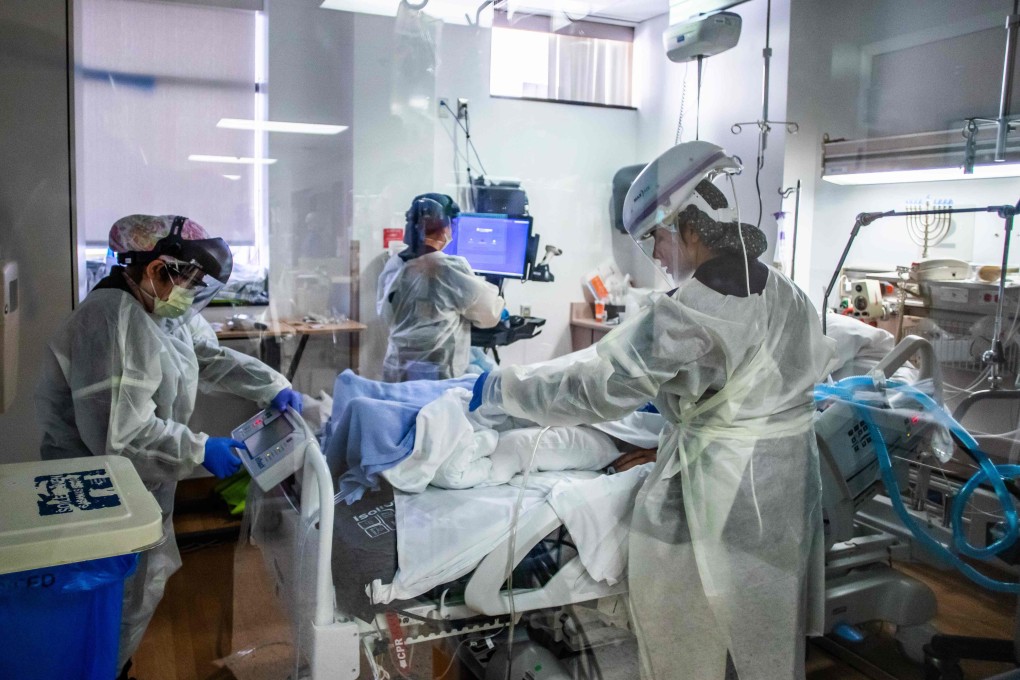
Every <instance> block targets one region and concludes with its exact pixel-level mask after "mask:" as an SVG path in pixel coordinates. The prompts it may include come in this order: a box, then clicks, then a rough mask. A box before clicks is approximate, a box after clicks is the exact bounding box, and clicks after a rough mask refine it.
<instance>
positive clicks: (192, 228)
mask: <svg viewBox="0 0 1020 680" xmlns="http://www.w3.org/2000/svg"><path fill="white" fill-rule="evenodd" d="M174 217H175V216H174V215H128V216H127V217H122V218H120V219H119V220H117V221H116V222H114V223H113V226H112V227H110V250H112V251H113V252H115V253H130V252H146V251H149V250H152V249H153V248H155V247H156V242H157V241H159V240H160V239H161V238H163V237H164V236H166V235H167V234H169V233H170V226H171V225H172V224H173V222H174ZM181 237H182V238H183V239H184V240H186V241H200V240H203V239H207V238H209V233H208V232H206V230H205V227H203V226H202V225H201V224H199V223H198V222H193V221H191V220H190V219H186V220H184V226H183V228H182V229H181Z"/></svg>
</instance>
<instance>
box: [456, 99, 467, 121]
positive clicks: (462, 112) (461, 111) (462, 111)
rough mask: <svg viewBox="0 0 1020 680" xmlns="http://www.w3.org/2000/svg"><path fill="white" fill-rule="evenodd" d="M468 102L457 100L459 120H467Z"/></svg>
mask: <svg viewBox="0 0 1020 680" xmlns="http://www.w3.org/2000/svg"><path fill="white" fill-rule="evenodd" d="M467 108H468V100H467V99H464V98H460V99H458V100H457V120H463V119H465V118H467Z"/></svg>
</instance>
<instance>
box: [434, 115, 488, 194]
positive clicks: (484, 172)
mask: <svg viewBox="0 0 1020 680" xmlns="http://www.w3.org/2000/svg"><path fill="white" fill-rule="evenodd" d="M442 104H443V106H445V107H446V110H447V111H449V112H450V113H451V114H453V120H454V121H456V123H457V125H459V126H460V129H461V130H463V131H464V135H465V136H466V137H467V143H468V147H469V148H470V149H471V151H472V152H474V154H475V159H476V160H477V161H478V167H479V168H481V169H482V175H483V176H485V175H488V174H489V171H488V170H486V169H485V164H484V163H482V157H481V156H479V155H478V149H476V148H475V143H474V142H473V141H471V132H470V129H469V128H468V127H465V125H464V123H462V122H461V120H460V118H459V117H458V116H457V113H456V111H454V110H453V109H451V108H450V105H449V104H447V103H446V101H443V102H442ZM464 117H465V118H467V110H466V109H465V111H464ZM468 124H469V125H470V121H469V122H468Z"/></svg>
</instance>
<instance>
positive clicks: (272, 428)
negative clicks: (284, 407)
mask: <svg viewBox="0 0 1020 680" xmlns="http://www.w3.org/2000/svg"><path fill="white" fill-rule="evenodd" d="M293 431H294V426H293V425H291V424H290V421H289V420H287V418H285V417H284V416H279V417H278V418H275V419H274V420H271V421H270V422H268V423H266V426H265V427H263V428H262V429H261V430H259V431H258V432H256V433H255V434H253V435H252V436H250V437H248V438H247V439H245V440H244V445H245V446H247V447H248V452H249V454H250V455H251V456H252V457H255V456H257V455H259V454H260V453H262V452H263V451H265V450H266V449H270V448H272V447H273V446H276V445H277V444H278V443H280V440H282V439H283V438H284V437H286V436H287V435H288V434H290V433H292V432H293Z"/></svg>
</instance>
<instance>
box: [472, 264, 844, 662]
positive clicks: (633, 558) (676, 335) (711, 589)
mask: <svg viewBox="0 0 1020 680" xmlns="http://www.w3.org/2000/svg"><path fill="white" fill-rule="evenodd" d="M710 264H711V263H710ZM755 265H756V266H757V267H759V271H760V272H761V273H762V274H765V271H764V270H765V268H764V265H760V264H757V263H755ZM705 266H708V265H705ZM740 269H741V270H742V269H743V267H742V266H741V267H740ZM752 271H754V269H753V268H752ZM741 274H743V272H742V271H741ZM742 285H743V284H742ZM760 290H761V293H760V294H759V293H755V294H752V295H750V296H745V297H738V296H735V295H724V294H721V293H719V292H716V290H713V289H712V288H710V287H709V286H708V285H706V284H705V283H702V282H701V281H699V280H697V279H691V280H688V281H686V282H685V283H683V284H682V285H681V286H680V287H679V288H678V289H677V290H676V291H675V292H674V293H673V294H672V296H665V295H664V296H661V297H658V298H657V299H656V300H655V301H654V302H653V303H652V305H651V306H650V307H649V308H647V309H645V310H643V311H642V312H640V313H638V315H637V316H636V317H634V318H633V319H631V320H628V321H627V322H626V323H624V324H623V325H621V326H620V327H619V328H618V329H616V330H614V331H613V332H611V333H609V334H608V335H607V336H606V337H605V338H604V339H603V340H602V341H601V342H599V343H598V345H597V346H596V349H597V351H596V352H595V354H594V356H591V357H590V358H588V359H582V360H580V361H578V362H576V363H574V364H572V365H570V366H569V367H567V368H563V366H562V363H561V362H551V367H549V366H545V365H542V364H538V365H535V366H522V367H512V368H507V369H503V370H501V371H498V372H497V373H493V379H491V380H490V381H489V382H487V383H486V388H485V391H486V395H487V396H486V401H488V403H492V404H494V405H499V403H500V402H502V405H503V407H504V408H505V410H506V412H507V413H509V414H511V415H513V416H518V417H522V418H528V419H531V420H534V421H536V422H538V423H540V424H543V425H567V424H577V423H596V422H599V421H604V420H614V419H617V418H620V417H622V416H624V415H625V414H627V413H629V412H631V411H633V410H635V409H636V408H637V407H639V406H641V405H642V404H644V403H645V402H647V401H648V400H653V401H654V403H655V405H656V406H657V408H658V409H659V411H660V412H661V413H662V415H663V416H664V417H665V419H666V420H667V424H666V427H665V428H664V429H663V432H662V435H661V438H660V443H659V454H658V460H657V463H656V465H655V468H654V470H653V471H652V473H651V475H650V476H649V478H648V480H647V481H646V483H645V484H644V486H643V488H642V489H641V492H640V493H639V495H638V499H637V505H636V507H635V511H634V519H633V524H632V527H631V534H630V561H629V577H628V579H629V591H630V601H631V613H632V622H633V625H634V627H635V630H636V633H637V635H638V639H639V643H640V647H641V658H642V672H641V674H642V677H644V678H658V679H663V678H683V679H688V678H690V679H697V680H713V679H721V678H723V677H724V675H725V669H726V655H727V651H729V653H730V654H731V655H732V657H733V662H734V666H735V668H736V670H737V672H738V674H739V677H740V679H741V680H759V679H764V678H769V679H772V678H783V679H788V678H799V677H803V665H804V635H805V634H809V633H820V632H821V628H820V626H821V625H822V615H823V611H822V609H821V605H822V604H824V593H823V591H822V586H823V582H822V577H823V571H822V570H823V568H824V563H823V560H824V554H823V547H824V542H823V536H822V508H821V479H820V477H819V467H818V465H819V464H818V453H817V450H816V448H815V439H814V431H813V428H812V412H813V404H812V388H813V387H814V385H815V383H816V382H817V381H818V380H819V379H820V378H821V377H822V376H824V375H826V373H827V372H828V370H829V365H830V360H831V359H832V357H833V355H834V343H833V342H832V341H831V340H829V339H828V338H825V337H824V336H823V335H822V333H821V324H820V322H819V319H818V317H817V315H816V313H815V311H814V309H813V308H812V307H811V305H810V303H809V301H808V300H807V298H806V297H805V296H804V295H803V293H802V292H801V291H800V290H799V289H798V288H796V287H795V286H794V285H793V283H791V282H790V281H789V280H788V279H787V278H786V277H784V276H783V275H781V274H779V273H777V272H775V271H773V270H768V271H767V279H766V280H765V282H764V286H763V288H760ZM809 590H810V591H811V592H808V591H809ZM806 602H810V603H811V605H812V606H810V607H807V608H806V607H805V603H806Z"/></svg>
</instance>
